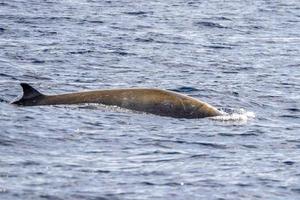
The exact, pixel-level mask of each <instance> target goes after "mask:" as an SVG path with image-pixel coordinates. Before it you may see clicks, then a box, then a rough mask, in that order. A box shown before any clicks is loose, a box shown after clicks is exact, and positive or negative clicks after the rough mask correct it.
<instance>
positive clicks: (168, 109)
mask: <svg viewBox="0 0 300 200" xmlns="http://www.w3.org/2000/svg"><path fill="white" fill-rule="evenodd" d="M21 86H22V88H23V96H22V98H21V99H20V100H17V101H15V102H12V104H15V105H20V106H40V105H63V104H64V105H68V104H82V103H99V104H104V105H113V106H119V107H121V108H126V109H130V110H135V111H141V112H145V113H152V114H155V115H161V116H169V117H175V118H203V117H213V116H218V115H221V113H220V111H218V110H217V109H216V108H214V107H213V106H211V105H209V104H207V103H204V102H202V101H200V100H197V99H195V98H192V97H189V96H186V95H183V94H180V93H176V92H172V91H168V90H161V89H143V88H133V89H112V90H98V91H87V92H77V93H67V94H60V95H44V94H41V93H40V92H38V91H37V90H36V89H34V88H33V87H31V86H30V85H29V84H26V83H21Z"/></svg>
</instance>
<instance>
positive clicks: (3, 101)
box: [0, 97, 9, 103]
mask: <svg viewBox="0 0 300 200" xmlns="http://www.w3.org/2000/svg"><path fill="white" fill-rule="evenodd" d="M0 103H9V101H8V100H7V99H3V98H2V97H0Z"/></svg>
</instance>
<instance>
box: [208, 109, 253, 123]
mask: <svg viewBox="0 0 300 200" xmlns="http://www.w3.org/2000/svg"><path fill="white" fill-rule="evenodd" d="M221 112H222V114H223V115H221V116H216V117H210V119H213V120H216V121H224V122H230V121H232V122H247V121H248V120H249V119H253V118H255V113H254V112H251V111H246V110H245V109H242V108H241V109H239V110H232V109H228V108H224V109H221Z"/></svg>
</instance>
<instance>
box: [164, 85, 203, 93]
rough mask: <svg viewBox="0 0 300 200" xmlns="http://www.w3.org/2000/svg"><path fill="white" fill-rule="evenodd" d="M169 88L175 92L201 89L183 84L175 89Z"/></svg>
mask: <svg viewBox="0 0 300 200" xmlns="http://www.w3.org/2000/svg"><path fill="white" fill-rule="evenodd" d="M169 90H171V91H174V92H196V91H199V89H197V88H194V87H186V86H183V87H180V88H175V89H169Z"/></svg>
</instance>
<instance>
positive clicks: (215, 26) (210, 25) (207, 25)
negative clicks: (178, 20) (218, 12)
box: [195, 21, 227, 28]
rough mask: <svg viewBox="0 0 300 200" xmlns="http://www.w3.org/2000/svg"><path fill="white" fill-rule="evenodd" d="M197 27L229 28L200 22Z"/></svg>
mask: <svg viewBox="0 0 300 200" xmlns="http://www.w3.org/2000/svg"><path fill="white" fill-rule="evenodd" d="M195 25H197V26H202V27H203V26H204V27H209V28H227V27H225V26H222V25H221V24H218V23H214V22H207V21H200V22H196V23H195Z"/></svg>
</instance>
